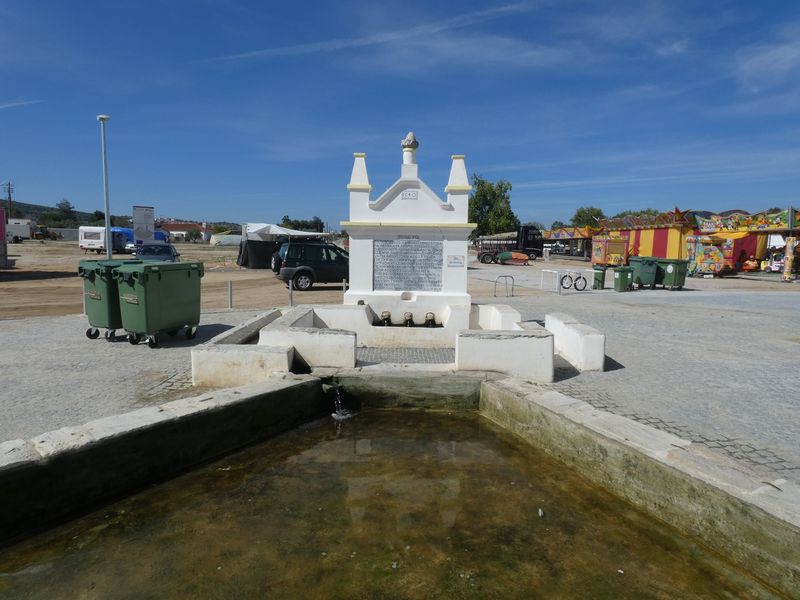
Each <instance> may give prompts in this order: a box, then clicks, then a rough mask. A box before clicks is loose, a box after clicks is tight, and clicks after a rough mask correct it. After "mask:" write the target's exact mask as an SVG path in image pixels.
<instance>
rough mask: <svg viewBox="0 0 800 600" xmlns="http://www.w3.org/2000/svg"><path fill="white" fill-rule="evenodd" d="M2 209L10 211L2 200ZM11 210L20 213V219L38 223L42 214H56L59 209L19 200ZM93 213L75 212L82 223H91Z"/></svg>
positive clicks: (0, 201)
mask: <svg viewBox="0 0 800 600" xmlns="http://www.w3.org/2000/svg"><path fill="white" fill-rule="evenodd" d="M0 207H3V208H5V209H6V210H8V202H7V201H6V200H3V199H1V198H0ZM11 208H12V209H13V211H14V212H15V213H17V211H19V213H18V214H19V215H20V216H18V217H15V218H18V219H31V220H33V221H36V222H38V221H39V217H40V216H41V215H42V213H56V212H58V209H57V208H56V207H55V206H45V205H44V204H28V203H27V202H18V201H17V200H12V201H11ZM92 216H93V215H92V213H87V212H82V211H79V210H76V211H75V219H76V220H77V221H81V222H84V221H85V222H87V223H88V222H90V221H91V220H92Z"/></svg>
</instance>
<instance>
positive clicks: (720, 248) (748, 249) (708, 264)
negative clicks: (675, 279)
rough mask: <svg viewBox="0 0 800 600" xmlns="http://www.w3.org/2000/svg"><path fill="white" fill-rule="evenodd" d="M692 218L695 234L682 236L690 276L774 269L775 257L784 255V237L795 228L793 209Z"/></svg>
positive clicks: (707, 213)
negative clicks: (684, 242) (684, 237)
mask: <svg viewBox="0 0 800 600" xmlns="http://www.w3.org/2000/svg"><path fill="white" fill-rule="evenodd" d="M692 217H693V220H694V225H695V232H694V235H690V236H687V237H686V258H687V259H689V265H688V270H689V274H691V275H707V274H711V275H724V274H725V273H728V272H735V271H742V270H745V271H754V270H759V269H761V270H774V269H773V265H774V264H776V263H777V258H776V257H777V256H778V255H780V256H781V257H782V256H783V253H784V252H785V250H784V249H785V248H786V238H789V237H791V235H792V231H793V230H794V229H796V228H797V227H798V222H797V211H796V210H795V209H793V208H788V209H786V210H781V211H764V212H760V213H755V214H750V213H747V212H745V211H742V210H730V211H726V212H723V213H719V214H712V213H709V212H700V211H695V212H694V213H692ZM793 250H794V246H793V245H792V248H791V250H790V251H792V252H793ZM782 265H783V262H782V260H781V266H782Z"/></svg>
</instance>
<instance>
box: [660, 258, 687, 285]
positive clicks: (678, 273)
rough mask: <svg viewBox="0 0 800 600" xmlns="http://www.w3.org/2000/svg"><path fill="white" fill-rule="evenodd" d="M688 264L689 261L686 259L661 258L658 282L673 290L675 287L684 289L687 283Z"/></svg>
mask: <svg viewBox="0 0 800 600" xmlns="http://www.w3.org/2000/svg"><path fill="white" fill-rule="evenodd" d="M688 266H689V261H688V260H685V259H680V258H659V259H658V272H657V274H656V283H659V284H661V285H662V286H664V288H669V289H671V290H674V289H675V288H678V289H679V290H682V289H683V284H684V283H686V271H687V269H688Z"/></svg>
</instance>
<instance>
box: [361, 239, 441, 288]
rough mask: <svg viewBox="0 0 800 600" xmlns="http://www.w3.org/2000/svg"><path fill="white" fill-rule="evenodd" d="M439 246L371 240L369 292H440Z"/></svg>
mask: <svg viewBox="0 0 800 600" xmlns="http://www.w3.org/2000/svg"><path fill="white" fill-rule="evenodd" d="M442 246H443V242H437V241H423V240H408V239H401V240H374V241H373V242H372V287H373V289H374V290H394V291H405V290H419V291H424V292H440V291H442V264H443V263H442Z"/></svg>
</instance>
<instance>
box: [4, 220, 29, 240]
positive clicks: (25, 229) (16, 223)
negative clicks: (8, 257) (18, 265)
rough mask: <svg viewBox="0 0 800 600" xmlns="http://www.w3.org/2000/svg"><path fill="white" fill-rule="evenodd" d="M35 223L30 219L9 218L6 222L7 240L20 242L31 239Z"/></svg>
mask: <svg viewBox="0 0 800 600" xmlns="http://www.w3.org/2000/svg"><path fill="white" fill-rule="evenodd" d="M34 226H35V223H34V222H33V221H31V220H30V219H9V220H8V223H6V237H5V241H8V242H11V243H13V244H18V243H20V242H22V241H23V240H29V239H31V235H32V232H33V228H34Z"/></svg>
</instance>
